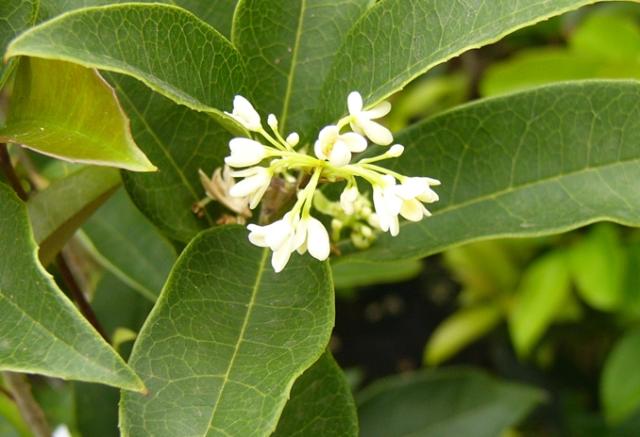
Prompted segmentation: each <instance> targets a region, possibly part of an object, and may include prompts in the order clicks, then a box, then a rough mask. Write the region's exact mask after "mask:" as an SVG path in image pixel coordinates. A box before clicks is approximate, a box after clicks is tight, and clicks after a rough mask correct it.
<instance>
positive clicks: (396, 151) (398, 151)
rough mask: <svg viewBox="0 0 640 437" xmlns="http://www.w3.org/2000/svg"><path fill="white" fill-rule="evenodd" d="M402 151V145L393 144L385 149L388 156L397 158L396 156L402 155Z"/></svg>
mask: <svg viewBox="0 0 640 437" xmlns="http://www.w3.org/2000/svg"><path fill="white" fill-rule="evenodd" d="M403 152H404V146H403V145H401V144H394V145H393V146H391V147H390V148H389V150H388V151H387V156H390V157H392V158H397V157H398V156H400V155H402V153H403Z"/></svg>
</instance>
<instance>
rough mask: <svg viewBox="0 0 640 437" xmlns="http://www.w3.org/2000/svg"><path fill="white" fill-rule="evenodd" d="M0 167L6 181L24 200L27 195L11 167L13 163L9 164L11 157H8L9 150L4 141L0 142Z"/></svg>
mask: <svg viewBox="0 0 640 437" xmlns="http://www.w3.org/2000/svg"><path fill="white" fill-rule="evenodd" d="M0 167H1V168H2V172H3V173H4V175H5V177H6V178H7V181H8V182H9V183H10V184H11V186H12V187H13V190H14V191H15V192H16V194H17V195H18V197H19V198H20V199H21V200H23V201H25V202H26V200H27V198H28V197H29V195H28V194H27V192H26V191H25V190H24V187H23V186H22V182H20V179H19V178H18V175H17V174H16V172H15V170H14V169H13V165H11V157H9V151H8V150H7V145H6V144H4V143H0Z"/></svg>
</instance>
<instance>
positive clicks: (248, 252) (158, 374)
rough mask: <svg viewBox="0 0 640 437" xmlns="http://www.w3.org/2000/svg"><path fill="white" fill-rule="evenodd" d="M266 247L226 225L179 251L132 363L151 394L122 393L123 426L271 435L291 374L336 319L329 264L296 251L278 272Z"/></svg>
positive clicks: (143, 430) (134, 430) (303, 365)
mask: <svg viewBox="0 0 640 437" xmlns="http://www.w3.org/2000/svg"><path fill="white" fill-rule="evenodd" d="M269 254H270V252H269V251H267V250H262V249H259V248H257V247H255V246H253V245H251V243H249V241H248V240H247V231H246V230H245V229H243V228H241V227H237V226H229V227H222V228H216V229H213V230H211V231H205V232H203V233H201V234H200V235H199V236H198V237H197V238H196V239H194V240H193V241H192V242H191V243H190V244H189V246H188V247H187V248H186V249H185V251H184V252H183V253H182V255H181V256H180V258H179V259H178V262H177V263H176V266H175V267H174V270H173V271H172V273H171V275H170V276H169V279H168V281H167V284H166V285H165V288H164V289H163V292H162V294H161V296H160V298H159V300H158V303H157V304H156V306H155V308H154V310H153V312H152V314H151V316H150V317H149V319H147V321H146V323H145V326H144V327H143V329H142V332H141V333H140V335H139V337H138V340H137V341H136V343H135V346H134V350H133V353H132V355H131V359H130V364H131V366H132V367H133V368H134V369H136V371H137V372H139V373H140V375H141V376H142V378H143V380H144V381H145V383H146V384H147V386H148V388H149V395H148V396H130V395H129V394H128V393H124V395H123V399H122V401H121V404H120V408H121V424H120V426H121V428H122V432H123V433H124V434H126V435H148V436H171V437H174V436H176V435H189V436H204V435H214V434H216V435H223V434H226V435H268V434H269V433H270V432H272V431H273V430H274V429H275V427H276V424H277V421H278V418H279V416H280V413H281V411H282V409H283V408H284V405H285V402H286V400H287V398H288V396H289V391H290V389H291V386H292V385H293V382H294V381H295V380H296V379H297V378H298V376H300V375H301V374H302V372H303V371H304V370H306V369H307V368H308V367H310V366H311V365H312V364H313V363H314V362H315V361H316V360H317V359H318V357H320V355H321V354H322V351H323V350H324V348H325V347H326V345H327V342H328V340H329V335H330V333H331V329H332V327H333V318H334V315H333V311H334V303H333V290H332V289H331V279H330V272H329V268H328V265H327V264H326V263H319V262H317V261H315V260H313V259H311V258H310V257H308V256H305V257H300V256H295V257H294V258H293V259H292V260H291V261H290V263H289V265H288V266H287V268H286V269H285V270H284V271H283V272H281V273H278V274H276V273H274V272H273V270H272V269H271V268H270V267H269V261H268V257H269Z"/></svg>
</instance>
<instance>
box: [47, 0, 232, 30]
mask: <svg viewBox="0 0 640 437" xmlns="http://www.w3.org/2000/svg"><path fill="white" fill-rule="evenodd" d="M118 3H131V1H130V0H40V14H39V19H40V21H44V20H48V19H51V18H53V17H55V16H57V15H60V14H62V13H64V12H69V11H72V10H75V9H81V8H86V7H90V6H105V5H112V4H118ZM136 3H166V4H169V5H176V6H180V7H182V8H184V9H186V10H188V11H191V12H193V13H194V14H195V15H197V16H198V17H199V18H200V19H202V20H204V21H206V22H207V23H209V24H210V25H211V26H213V28H214V29H216V30H217V31H218V32H220V33H222V34H223V35H229V34H230V32H231V19H232V17H233V11H234V10H235V6H236V3H237V0H164V1H157V0H138V1H136Z"/></svg>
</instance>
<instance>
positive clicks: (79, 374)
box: [0, 186, 144, 390]
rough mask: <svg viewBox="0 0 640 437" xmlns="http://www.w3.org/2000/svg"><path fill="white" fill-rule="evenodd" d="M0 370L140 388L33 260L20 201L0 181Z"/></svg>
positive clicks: (27, 228)
mask: <svg viewBox="0 0 640 437" xmlns="http://www.w3.org/2000/svg"><path fill="white" fill-rule="evenodd" d="M0 209H1V210H2V216H1V217H0V247H2V248H3V251H4V253H3V256H2V257H0V271H1V272H2V275H0V306H1V307H2V309H3V310H2V318H0V332H1V333H2V337H0V369H2V370H12V371H17V372H28V373H39V374H43V375H49V376H55V377H58V378H63V379H77V380H82V381H93V382H99V383H102V384H108V385H113V386H117V387H122V388H125V389H129V390H142V389H143V387H144V386H143V385H142V382H141V381H140V379H139V378H138V377H137V376H136V375H135V374H134V373H133V372H132V371H131V369H130V368H129V367H128V366H127V365H126V364H125V363H124V362H123V361H122V359H121V358H120V357H119V356H118V355H117V354H116V353H115V352H114V351H113V349H111V348H110V347H109V345H107V344H106V343H105V342H104V340H102V338H101V337H100V336H99V335H98V334H97V333H96V332H95V331H94V330H93V328H92V327H91V326H90V325H89V323H88V322H87V321H86V320H84V319H83V318H82V316H81V315H80V313H79V312H78V311H77V310H76V309H75V307H74V306H73V304H72V303H71V302H69V300H68V299H67V298H66V297H65V296H64V294H63V293H62V292H61V291H60V290H59V289H58V287H57V286H56V285H55V283H54V282H53V279H52V278H51V276H50V275H49V274H48V273H47V272H46V271H45V270H44V269H43V268H42V266H41V265H40V264H39V263H38V261H37V259H36V250H37V248H36V245H35V242H34V241H33V235H32V233H31V229H30V227H29V222H28V219H27V211H26V208H25V207H24V205H23V204H22V202H20V201H19V200H18V198H17V197H16V196H15V195H14V194H13V193H12V192H11V191H10V190H9V189H8V188H7V187H6V186H0Z"/></svg>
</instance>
